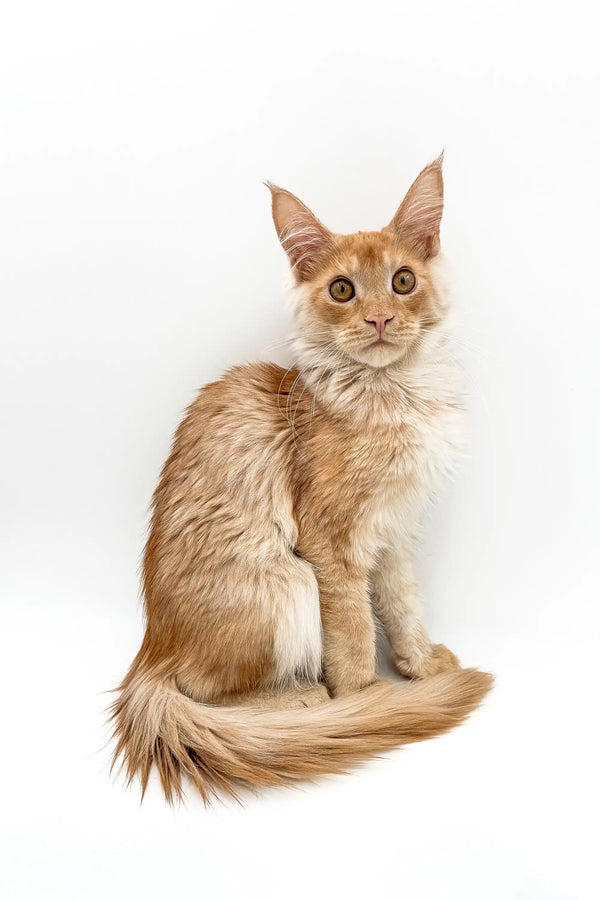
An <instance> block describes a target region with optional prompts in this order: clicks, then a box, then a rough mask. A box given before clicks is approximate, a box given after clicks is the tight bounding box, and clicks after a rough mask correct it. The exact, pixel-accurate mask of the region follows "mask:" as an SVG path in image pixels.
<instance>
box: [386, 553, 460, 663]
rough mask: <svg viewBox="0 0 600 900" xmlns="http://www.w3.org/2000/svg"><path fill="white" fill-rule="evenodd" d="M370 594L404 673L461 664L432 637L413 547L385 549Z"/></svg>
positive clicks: (395, 657) (396, 661) (396, 660)
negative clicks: (428, 633)
mask: <svg viewBox="0 0 600 900" xmlns="http://www.w3.org/2000/svg"><path fill="white" fill-rule="evenodd" d="M371 596H372V600H373V607H374V609H375V612H376V613H377V616H378V618H379V619H380V621H381V623H382V625H383V627H384V628H385V630H386V633H387V636H388V640H389V642H390V645H391V647H392V651H393V654H394V661H395V663H396V668H397V669H398V671H399V672H400V674H401V675H406V676H407V677H408V678H425V677H426V676H427V675H436V674H438V673H439V672H446V671H449V670H450V669H458V668H460V663H459V661H458V659H457V658H456V656H455V655H454V653H452V652H451V651H450V650H448V648H447V647H445V646H444V644H432V643H430V641H429V638H428V636H427V631H426V629H425V624H424V622H423V611H422V603H421V598H420V596H419V591H418V587H417V582H416V579H415V573H414V567H413V562H412V550H411V548H407V547H404V548H400V549H396V548H394V549H391V548H389V549H386V550H384V551H383V552H382V555H381V557H380V560H379V561H378V564H377V566H376V567H375V568H374V569H373V571H372V573H371Z"/></svg>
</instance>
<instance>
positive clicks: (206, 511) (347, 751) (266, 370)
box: [113, 160, 491, 801]
mask: <svg viewBox="0 0 600 900" xmlns="http://www.w3.org/2000/svg"><path fill="white" fill-rule="evenodd" d="M270 188H271V193H272V202H273V218H274V222H275V226H276V229H277V233H278V236H279V238H280V240H281V243H282V245H283V247H284V249H285V250H286V252H287V254H288V257H289V259H290V263H291V266H292V272H293V274H294V279H295V287H294V304H295V318H296V332H295V340H294V349H295V357H296V361H297V367H296V368H295V369H292V370H289V371H287V372H286V371H283V370H282V369H280V368H279V367H278V366H275V365H270V364H266V363H257V364H254V365H249V366H243V367H238V368H234V369H232V370H231V371H229V372H228V373H227V374H226V375H225V376H224V377H223V378H222V379H221V380H220V381H217V382H215V383H213V384H209V385H207V386H206V387H204V388H203V389H202V390H201V391H200V393H199V396H198V398H197V399H196V401H195V402H194V403H193V404H192V405H191V407H190V408H189V409H188V411H187V415H186V417H185V419H184V421H183V422H182V424H181V425H180V427H179V429H178V431H177V434H176V436H175V441H174V444H173V449H172V452H171V455H170V457H169V459H168V460H167V462H166V464H165V467H164V469H163V472H162V475H161V479H160V483H159V485H158V488H157V490H156V493H155V496H154V511H153V516H152V525H151V531H150V536H149V539H148V543H147V546H146V553H145V560H144V598H145V604H146V612H147V625H146V633H145V636H144V641H143V644H142V647H141V649H140V652H139V653H138V655H137V657H136V659H135V661H134V663H133V665H132V667H131V669H130V671H129V673H128V675H127V676H126V678H125V680H124V682H123V684H122V685H121V688H120V694H119V697H118V699H117V701H116V702H115V704H114V707H113V718H114V722H115V733H116V739H117V746H116V751H115V759H117V758H119V757H122V759H123V762H124V765H125V769H126V772H127V775H128V777H129V779H130V780H131V779H132V778H133V777H134V776H136V775H139V776H140V778H141V781H142V786H143V789H144V790H145V788H146V785H147V782H148V777H149V774H150V771H151V768H152V766H153V765H156V767H157V769H158V772H159V775H160V778H161V781H162V785H163V788H164V791H165V794H166V797H167V799H168V800H170V801H171V800H173V799H174V798H176V797H178V796H180V794H181V791H182V775H183V774H187V775H188V776H189V778H190V779H191V781H192V782H193V783H194V784H195V785H196V787H197V788H198V789H199V791H200V793H201V794H202V796H203V797H204V798H205V799H208V798H209V797H210V796H211V794H212V793H213V792H214V791H215V790H218V789H220V790H223V791H226V792H229V793H232V794H235V792H236V790H237V789H238V787H239V786H240V785H243V784H246V785H268V784H276V783H281V782H284V781H286V780H289V779H297V778H310V777H312V776H314V775H317V774H320V773H325V772H338V771H341V770H343V769H344V768H345V767H346V766H347V765H348V764H349V763H352V762H354V761H356V760H359V759H363V758H366V757H368V756H370V755H372V754H374V753H376V752H377V751H381V750H385V749H388V748H391V747H395V746H398V745H401V744H404V743H408V742H411V741H418V740H423V739H425V738H428V737H432V736H433V735H436V734H440V733H442V732H444V731H446V730H448V729H449V728H451V727H453V726H454V725H456V724H457V723H459V722H460V721H461V720H462V719H463V718H464V717H465V716H466V715H467V714H468V713H469V712H470V711H471V710H472V709H473V708H474V707H475V706H476V705H477V704H478V703H479V702H480V700H481V699H482V697H483V696H484V695H485V693H486V692H487V690H488V689H489V687H490V684H491V678H490V676H489V675H487V674H485V673H482V672H479V671H477V670H474V669H467V670H463V669H461V668H460V666H459V663H458V660H457V659H456V657H455V656H454V655H453V654H452V653H451V652H450V651H449V650H448V649H447V648H446V647H444V646H443V645H432V644H431V643H430V641H429V638H428V636H427V633H426V630H425V627H424V625H423V619H422V614H421V603H420V599H419V594H418V589H417V585H416V581H415V577H414V572H413V566H412V554H413V543H414V539H415V535H416V532H417V527H418V522H419V517H420V515H421V512H422V510H423V507H424V505H425V504H426V502H427V501H428V499H429V498H430V497H431V495H432V493H433V491H434V490H435V487H436V485H437V483H438V482H439V479H440V478H441V477H442V476H443V475H444V473H445V472H446V471H447V470H448V468H449V466H450V465H451V462H452V458H453V456H454V454H455V452H456V449H457V447H458V446H459V443H460V417H461V402H460V397H459V395H458V393H457V390H456V387H455V379H454V373H453V367H452V363H451V357H450V355H449V353H448V350H447V345H446V337H445V334H444V322H445V319H446V313H447V304H446V297H445V292H444V290H443V285H442V280H441V277H440V271H441V268H440V254H439V226H440V220H441V215H442V207H443V182H442V172H441V160H436V161H435V162H434V163H432V164H431V165H430V166H428V167H427V168H425V169H424V170H423V172H422V173H421V174H420V176H419V177H418V178H417V180H416V181H415V182H414V184H413V185H412V187H411V188H410V190H409V192H408V194H407V195H406V197H405V199H404V201H403V203H402V204H401V206H400V207H399V209H398V211H397V213H396V215H395V216H394V218H393V219H392V221H391V222H390V224H389V225H388V226H386V227H385V228H384V229H382V230H381V231H378V232H365V233H363V232H359V233H358V234H353V235H336V234H333V233H331V232H330V231H329V230H328V229H327V228H325V226H324V225H323V224H322V223H321V222H319V220H318V219H316V217H315V216H314V215H313V214H312V213H311V212H310V210H309V209H308V208H307V207H306V206H304V204H302V203H301V202H300V201H299V200H298V199H297V198H296V197H294V195H292V194H290V193H288V192H287V191H283V190H281V189H280V188H277V187H275V186H273V185H271V186H270ZM406 268H408V269H409V270H410V272H411V273H412V274H413V276H414V279H415V284H414V288H413V290H412V291H409V292H407V293H396V291H395V289H394V287H393V278H394V274H395V273H396V272H398V270H400V269H406ZM340 278H342V279H345V280H346V283H350V285H351V287H352V289H353V291H354V296H353V297H352V298H351V299H349V300H347V301H346V300H345V299H344V302H340V301H339V300H337V299H334V296H332V291H331V286H332V284H334V283H335V282H336V279H340ZM344 290H346V296H348V295H349V291H348V290H347V289H346V288H345V289H344ZM334 293H335V292H334ZM373 611H374V612H375V613H376V615H377V617H378V618H379V619H380V621H381V623H382V624H383V626H384V628H385V630H386V633H387V635H388V638H389V641H390V645H391V648H392V651H393V654H394V659H395V662H396V666H397V668H398V671H399V672H400V673H401V674H402V675H405V676H407V677H408V678H410V679H414V682H413V683H412V684H389V683H386V682H381V681H377V678H376V672H375V624H374V617H373ZM323 677H324V679H325V683H326V686H327V691H328V693H327V692H325V690H324V688H323V687H322V685H321V686H320V687H319V684H320V681H322V679H323ZM273 705H275V706H276V707H277V706H280V707H287V708H279V709H278V708H275V709H273V708H270V707H272V706H273Z"/></svg>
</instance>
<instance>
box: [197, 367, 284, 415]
mask: <svg viewBox="0 0 600 900" xmlns="http://www.w3.org/2000/svg"><path fill="white" fill-rule="evenodd" d="M297 374H298V373H297V371H296V370H293V369H287V370H286V369H284V368H282V367H281V366H278V365H276V364H275V363H269V362H252V363H247V364H245V365H236V366H232V367H231V368H230V369H228V370H227V371H226V372H224V374H223V375H222V376H221V377H220V378H219V379H217V380H216V381H211V382H209V383H208V384H205V385H204V386H203V387H201V388H200V390H199V391H198V393H197V395H196V398H195V400H194V401H193V402H192V403H191V404H190V406H189V407H188V410H187V412H188V416H191V417H193V418H197V417H202V418H204V417H210V418H211V419H213V420H214V419H215V418H221V417H225V418H227V417H228V416H230V415H231V414H232V413H235V412H244V411H246V412H249V411H251V410H252V411H259V410H265V411H266V410H267V409H274V408H276V407H277V405H278V402H280V400H281V398H282V397H283V398H285V397H286V396H287V393H288V392H289V390H290V388H291V385H293V383H294V380H295V378H296V376H297ZM284 405H285V401H284Z"/></svg>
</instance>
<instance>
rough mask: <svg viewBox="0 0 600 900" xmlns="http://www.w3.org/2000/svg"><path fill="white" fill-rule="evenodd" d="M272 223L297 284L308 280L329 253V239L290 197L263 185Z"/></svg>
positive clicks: (330, 246)
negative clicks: (267, 197)
mask: <svg viewBox="0 0 600 900" xmlns="http://www.w3.org/2000/svg"><path fill="white" fill-rule="evenodd" d="M267 187H268V188H269V189H270V191H271V198H272V213H273V222H274V223H275V229H276V231H277V236H278V238H279V240H280V241H281V246H282V247H283V249H284V250H285V252H286V253H287V255H288V259H289V261H290V265H291V267H292V270H293V272H294V275H295V276H296V278H297V280H298V281H306V280H308V279H309V278H311V277H312V276H313V275H314V274H315V272H316V270H317V268H318V266H319V263H321V262H322V261H323V258H324V257H325V256H326V255H327V253H328V252H331V250H332V249H333V243H334V241H333V235H332V233H331V232H330V231H329V229H327V228H325V226H324V225H323V223H322V222H319V220H318V219H317V217H316V216H315V215H313V213H312V212H311V211H310V209H309V208H308V206H305V205H304V203H302V201H301V200H299V199H298V198H297V197H296V196H294V194H291V193H290V192H289V191H285V190H283V188H280V187H277V185H275V184H270V183H268V182H267Z"/></svg>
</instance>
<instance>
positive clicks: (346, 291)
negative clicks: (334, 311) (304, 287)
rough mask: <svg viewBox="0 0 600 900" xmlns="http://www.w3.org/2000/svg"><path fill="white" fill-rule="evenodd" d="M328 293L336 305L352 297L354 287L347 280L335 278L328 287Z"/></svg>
mask: <svg viewBox="0 0 600 900" xmlns="http://www.w3.org/2000/svg"><path fill="white" fill-rule="evenodd" d="M329 293H330V294H331V296H332V297H333V299H334V300H337V301H338V303H346V301H347V300H352V298H353V297H354V285H353V284H352V282H351V281H348V279H347V278H336V279H335V281H332V282H331V284H330V285H329Z"/></svg>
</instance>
